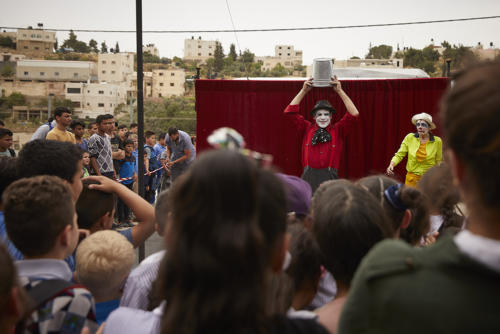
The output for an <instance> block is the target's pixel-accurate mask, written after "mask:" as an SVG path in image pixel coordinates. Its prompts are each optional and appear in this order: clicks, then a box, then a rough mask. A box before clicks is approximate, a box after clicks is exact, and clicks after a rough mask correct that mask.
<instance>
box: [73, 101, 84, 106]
mask: <svg viewBox="0 0 500 334" xmlns="http://www.w3.org/2000/svg"><path fill="white" fill-rule="evenodd" d="M71 105H72V106H73V107H74V108H80V107H81V106H82V105H81V104H80V101H73V102H71Z"/></svg>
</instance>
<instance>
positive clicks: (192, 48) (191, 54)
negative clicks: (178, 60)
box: [184, 36, 217, 62]
mask: <svg viewBox="0 0 500 334" xmlns="http://www.w3.org/2000/svg"><path fill="white" fill-rule="evenodd" d="M216 43H217V42H216V41H204V40H202V39H201V37H199V38H198V39H195V38H194V36H193V37H191V39H185V40H184V60H196V61H200V62H204V61H206V60H207V59H208V58H211V57H213V56H214V53H215V45H216Z"/></svg>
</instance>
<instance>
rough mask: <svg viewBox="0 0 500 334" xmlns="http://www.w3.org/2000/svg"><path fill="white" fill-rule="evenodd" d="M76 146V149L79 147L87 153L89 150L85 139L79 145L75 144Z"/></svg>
mask: <svg viewBox="0 0 500 334" xmlns="http://www.w3.org/2000/svg"><path fill="white" fill-rule="evenodd" d="M76 145H77V146H78V147H80V148H81V149H82V150H84V151H88V150H89V145H88V142H87V139H83V140H82V142H81V143H80V144H76Z"/></svg>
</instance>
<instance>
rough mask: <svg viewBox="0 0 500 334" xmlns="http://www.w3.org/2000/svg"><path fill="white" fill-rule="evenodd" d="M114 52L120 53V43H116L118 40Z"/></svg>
mask: <svg viewBox="0 0 500 334" xmlns="http://www.w3.org/2000/svg"><path fill="white" fill-rule="evenodd" d="M115 53H120V45H118V42H116V45H115Z"/></svg>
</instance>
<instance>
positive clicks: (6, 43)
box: [0, 36, 16, 49]
mask: <svg viewBox="0 0 500 334" xmlns="http://www.w3.org/2000/svg"><path fill="white" fill-rule="evenodd" d="M0 46H3V47H5V48H11V49H15V48H16V43H14V41H13V40H12V38H10V36H5V37H4V36H0Z"/></svg>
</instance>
